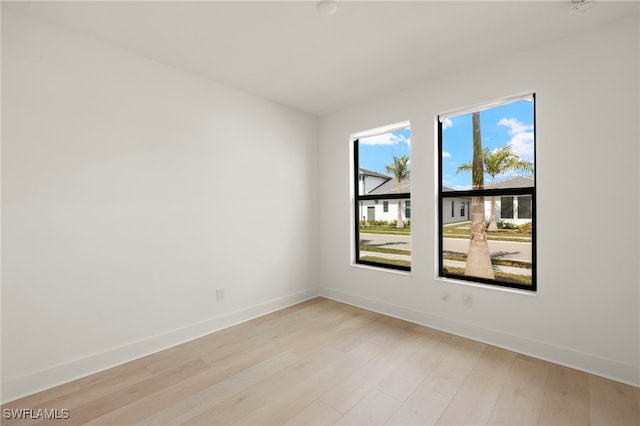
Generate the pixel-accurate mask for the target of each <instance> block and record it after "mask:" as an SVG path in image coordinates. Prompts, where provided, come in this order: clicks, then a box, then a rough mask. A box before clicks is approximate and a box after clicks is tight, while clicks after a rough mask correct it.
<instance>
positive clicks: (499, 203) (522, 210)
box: [484, 176, 534, 225]
mask: <svg viewBox="0 0 640 426" xmlns="http://www.w3.org/2000/svg"><path fill="white" fill-rule="evenodd" d="M533 185H534V180H533V177H531V176H513V177H510V178H508V179H504V180H501V181H500V182H496V183H495V184H494V188H496V189H508V188H531V187H533ZM484 209H485V217H486V220H489V218H490V217H491V197H486V198H485V203H484ZM532 215H533V204H532V200H531V195H513V196H502V197H496V222H507V223H513V224H514V225H524V224H525V223H528V222H531V220H532V219H531V218H532Z"/></svg>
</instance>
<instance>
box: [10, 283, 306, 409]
mask: <svg viewBox="0 0 640 426" xmlns="http://www.w3.org/2000/svg"><path fill="white" fill-rule="evenodd" d="M317 296H318V289H317V288H312V289H308V290H304V291H302V292H298V293H294V294H291V295H288V296H284V297H279V298H276V299H272V300H269V301H266V302H263V303H259V304H256V305H253V306H249V307H246V308H242V309H239V310H236V311H233V312H229V313H225V314H223V315H219V316H216V317H214V318H210V319H207V320H205V321H201V322H199V323H196V324H191V325H188V326H186V327H181V328H177V329H174V330H171V331H168V332H166V333H162V334H158V335H156V336H151V337H147V338H144V339H141V340H138V341H135V342H131V343H129V344H126V345H123V346H120V347H116V348H111V349H108V350H106V351H103V352H100V353H96V354H92V355H89V356H86V357H83V358H79V359H75V360H72V361H69V362H65V363H63V364H59V365H55V366H52V367H49V368H46V369H43V370H40V371H36V372H33V373H30V374H26V375H23V376H20V377H16V378H11V379H8V380H6V381H3V382H2V403H6V402H9V401H14V400H16V399H19V398H22V397H25V396H28V395H31V394H33V393H36V392H40V391H42V390H45V389H49V388H52V387H54V386H58V385H61V384H64V383H68V382H70V381H73V380H76V379H80V378H82V377H86V376H89V375H91V374H94V373H97V372H100V371H103V370H106V369H108V368H112V367H116V366H118V365H121V364H124V363H127V362H129V361H133V360H135V359H138V358H142V357H144V356H147V355H150V354H153V353H156V352H159V351H162V350H164V349H168V348H170V347H173V346H176V345H179V344H182V343H185V342H188V341H190V340H193V339H197V338H199V337H202V336H206V335H207V334H211V333H214V332H216V331H220V330H222V329H225V328H228V327H231V326H233V325H236V324H239V323H243V322H246V321H249V320H251V319H253V318H256V317H260V316H263V315H266V314H269V313H271V312H274V311H278V310H280V309H283V308H286V307H288V306H291V305H295V304H297V303H300V302H303V301H305V300H309V299H312V298H314V297H317Z"/></svg>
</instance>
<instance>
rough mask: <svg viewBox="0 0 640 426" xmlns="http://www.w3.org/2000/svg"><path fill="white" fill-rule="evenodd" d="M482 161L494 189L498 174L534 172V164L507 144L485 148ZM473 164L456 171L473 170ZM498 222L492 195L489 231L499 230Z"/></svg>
mask: <svg viewBox="0 0 640 426" xmlns="http://www.w3.org/2000/svg"><path fill="white" fill-rule="evenodd" d="M482 162H483V164H484V173H486V174H488V175H489V176H491V189H494V180H495V178H496V176H498V175H501V174H503V173H506V172H509V171H516V170H521V171H524V172H529V173H532V172H533V164H531V163H529V162H528V161H524V160H522V159H521V158H520V157H518V155H517V154H516V153H514V152H513V151H512V150H511V146H510V145H507V146H504V147H502V148H497V149H495V150H493V151H490V150H489V149H488V148H485V149H484V150H483V151H482ZM471 169H472V164H471V163H467V164H462V165H461V166H459V167H458V170H457V172H456V174H457V173H460V172H462V171H471ZM497 230H498V225H497V223H496V197H495V196H491V216H490V219H489V231H497Z"/></svg>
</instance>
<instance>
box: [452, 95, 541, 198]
mask: <svg viewBox="0 0 640 426" xmlns="http://www.w3.org/2000/svg"><path fill="white" fill-rule="evenodd" d="M477 114H478V124H479V127H478V128H477V135H478V136H479V142H480V147H479V148H480V149H479V152H481V153H482V163H483V171H482V173H481V174H480V176H482V178H483V179H482V180H483V182H482V185H481V186H476V189H478V188H484V189H489V188H494V187H495V188H499V187H502V188H505V187H518V186H519V187H522V185H521V183H522V182H507V181H508V180H509V179H510V178H514V177H516V176H527V177H529V178H530V180H531V182H532V181H533V176H534V169H533V167H534V165H533V160H534V139H535V138H534V124H533V123H534V105H533V102H532V101H531V100H518V101H515V102H510V103H507V104H504V105H500V106H497V107H494V108H491V109H486V110H483V111H480V112H478V113H477ZM473 135H474V125H473V113H468V114H463V115H458V116H455V117H448V118H446V119H444V121H443V122H442V140H441V143H442V151H441V152H440V162H441V165H442V176H441V182H442V186H443V187H444V188H445V190H468V189H472V188H473V187H474V185H472V173H471V171H472V163H473V149H474V139H473ZM514 184H515V185H514ZM526 186H533V183H530V184H526Z"/></svg>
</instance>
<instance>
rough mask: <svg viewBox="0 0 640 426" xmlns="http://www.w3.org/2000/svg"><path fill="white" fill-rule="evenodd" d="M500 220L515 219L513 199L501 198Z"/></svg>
mask: <svg viewBox="0 0 640 426" xmlns="http://www.w3.org/2000/svg"><path fill="white" fill-rule="evenodd" d="M499 198H500V200H499V203H500V218H501V219H513V197H499Z"/></svg>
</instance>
